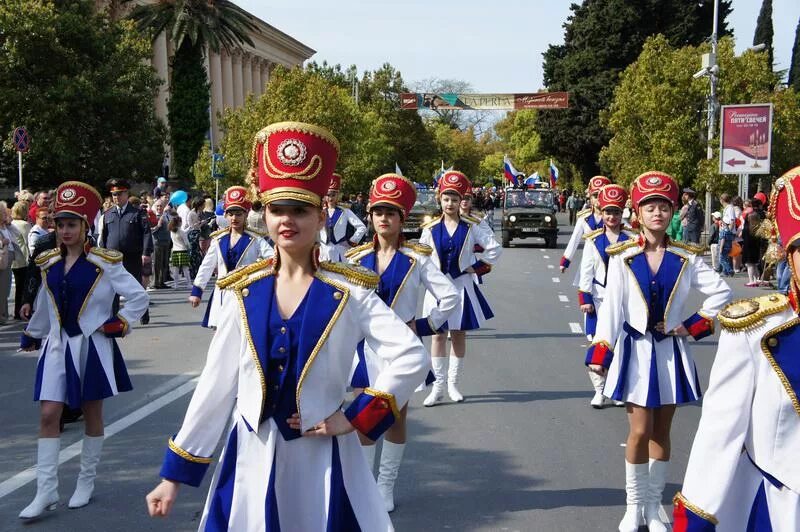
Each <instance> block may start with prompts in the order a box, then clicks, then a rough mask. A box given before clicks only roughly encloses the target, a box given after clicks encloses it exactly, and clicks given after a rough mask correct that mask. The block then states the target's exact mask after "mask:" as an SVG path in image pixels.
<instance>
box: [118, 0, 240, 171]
mask: <svg viewBox="0 0 800 532" xmlns="http://www.w3.org/2000/svg"><path fill="white" fill-rule="evenodd" d="M135 1H136V0H126V1H125V3H131V2H135ZM130 16H131V18H132V19H133V20H134V21H136V23H137V25H138V26H139V29H140V30H142V31H144V32H147V33H148V34H149V35H150V36H151V37H153V38H155V37H157V36H158V35H160V34H161V33H162V32H166V35H167V37H168V38H169V39H170V41H171V42H172V43H173V45H174V47H175V50H176V52H175V55H174V57H173V58H172V80H171V81H172V83H170V89H171V95H170V100H169V102H168V103H167V113H168V119H169V131H170V144H171V146H172V149H173V152H174V155H175V156H174V158H173V164H172V166H173V168H174V170H175V173H176V175H177V177H178V180H181V181H183V180H188V179H189V177H190V176H191V172H192V165H193V164H194V162H195V159H196V158H197V154H198V152H199V151H200V148H201V147H202V146H203V141H204V137H205V133H206V132H207V131H208V129H209V127H210V121H209V120H210V119H209V116H208V108H209V106H210V104H211V95H210V85H209V84H208V81H207V80H208V76H207V74H206V71H205V66H204V64H203V57H204V54H205V53H206V49H208V50H210V51H213V52H219V51H220V50H222V49H224V50H226V51H228V52H231V51H233V50H236V49H239V48H241V45H242V44H243V43H247V44H249V45H251V46H253V41H252V40H251V39H250V37H249V35H248V33H249V32H251V31H255V30H256V25H255V23H254V22H253V21H252V20H251V18H250V15H249V14H248V13H247V12H246V11H244V10H242V9H241V8H239V7H237V6H236V5H235V4H234V3H233V2H230V1H228V0H217V1H214V2H209V1H208V0H157V1H156V2H155V3H152V4H146V5H137V6H136V7H135V8H134V9H133V11H132V12H131V15H130Z"/></svg>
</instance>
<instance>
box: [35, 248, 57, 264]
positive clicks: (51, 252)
mask: <svg viewBox="0 0 800 532" xmlns="http://www.w3.org/2000/svg"><path fill="white" fill-rule="evenodd" d="M58 255H61V249H59V248H53V249H48V250H47V251H43V252H41V253H39V255H38V256H37V257H36V259H35V260H34V262H35V263H36V265H37V266H44V265H45V264H47V263H48V262H50V260H51V259H54V258H55V257H56V256H58Z"/></svg>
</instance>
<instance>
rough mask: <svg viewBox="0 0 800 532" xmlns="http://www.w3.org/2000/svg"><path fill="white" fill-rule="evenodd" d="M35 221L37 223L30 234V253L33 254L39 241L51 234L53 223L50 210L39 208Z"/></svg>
mask: <svg viewBox="0 0 800 532" xmlns="http://www.w3.org/2000/svg"><path fill="white" fill-rule="evenodd" d="M34 220H35V222H34V224H33V226H32V227H31V230H30V231H29V232H28V251H29V253H31V254H32V253H33V248H34V247H36V242H37V240H39V238H41V237H43V236H45V235H48V234H50V225H51V224H52V222H53V218H52V216H51V215H50V209H49V208H47V207H38V208H37V210H36V216H35V218H34Z"/></svg>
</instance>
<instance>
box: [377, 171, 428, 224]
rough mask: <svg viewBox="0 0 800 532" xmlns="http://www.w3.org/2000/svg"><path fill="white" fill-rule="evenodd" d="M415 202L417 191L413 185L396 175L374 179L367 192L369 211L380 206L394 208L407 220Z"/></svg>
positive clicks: (385, 175)
mask: <svg viewBox="0 0 800 532" xmlns="http://www.w3.org/2000/svg"><path fill="white" fill-rule="evenodd" d="M415 201H417V189H416V187H415V186H414V183H412V182H411V181H409V180H408V179H406V178H405V177H403V176H401V175H397V174H383V175H382V176H380V177H378V178H376V179H375V180H374V181H373V182H372V188H371V189H370V191H369V210H370V211H371V210H372V209H373V208H375V207H380V206H389V207H395V208H397V209H400V212H401V213H402V215H403V218H408V213H409V212H410V211H411V207H413V206H414V202H415Z"/></svg>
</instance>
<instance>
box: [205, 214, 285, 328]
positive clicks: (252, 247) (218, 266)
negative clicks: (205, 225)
mask: <svg viewBox="0 0 800 532" xmlns="http://www.w3.org/2000/svg"><path fill="white" fill-rule="evenodd" d="M230 233H231V229H230V228H229V227H228V228H225V229H220V230H219V231H215V232H214V233H212V234H211V243H210V244H209V246H208V251H206V254H205V256H204V257H203V262H202V263H201V264H200V268H198V269H197V275H196V276H195V278H194V282H193V283H192V294H191V295H193V296H196V297H203V290H205V288H206V284H208V281H209V280H210V279H211V276H212V275H213V274H214V271H216V272H217V278H218V279H221V278H223V277H225V276H226V275H228V273H230V272H229V271H228V266H227V263H226V261H225V258H226V256H227V254H228V252H229V250H230V243H231V239H230ZM242 239H244V240H242ZM240 242H241V243H240ZM240 242H237V245H238V246H240V247H242V246H243V247H244V249H243V250H242V251H241V252H240V253H239V254H238V255H239V259H238V261H237V262H236V268H240V267H242V266H247V265H248V264H253V263H254V262H255V261H257V260H259V259H268V258H270V257H271V256H272V255H273V253H274V252H273V250H272V246H270V245H269V243H268V242H267V239H266V238H264V237H263V236H262V235H260V234H258V233H256V232H254V231H248V230H245V231H244V234H242V236H241V237H240ZM219 295H220V294H219V291H218V290H217V289H216V287H215V289H214V291H213V292H212V294H211V298H210V299H209V301H208V310H207V312H206V316H205V318H204V319H203V326H204V327H215V326H216V324H217V320H218V316H219V313H220V312H221V310H222V298H221V297H219Z"/></svg>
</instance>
